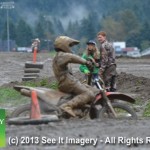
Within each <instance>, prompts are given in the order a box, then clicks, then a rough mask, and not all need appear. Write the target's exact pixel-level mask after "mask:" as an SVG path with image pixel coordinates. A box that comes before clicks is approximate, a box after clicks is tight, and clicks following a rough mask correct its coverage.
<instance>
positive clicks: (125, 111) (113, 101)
mask: <svg viewBox="0 0 150 150" xmlns="http://www.w3.org/2000/svg"><path fill="white" fill-rule="evenodd" d="M94 82H95V85H96V87H97V88H98V89H99V93H98V94H97V95H96V97H95V100H94V101H93V102H91V103H88V104H87V105H84V106H82V107H80V108H76V109H74V110H73V111H74V113H75V114H76V116H78V117H79V118H84V117H89V118H91V119H96V118H100V119H107V118H108V119H110V118H113V119H115V118H116V119H137V115H136V113H135V112H134V110H133V109H132V108H131V107H130V106H128V105H127V103H126V102H129V103H134V102H135V100H134V99H133V98H132V97H130V96H128V95H126V94H123V93H119V92H107V91H106V90H105V89H104V88H103V86H101V84H100V82H99V79H97V78H95V80H94ZM14 89H16V90H17V91H19V92H20V93H21V94H22V95H25V96H28V97H31V92H32V91H36V93H37V97H38V101H39V106H40V110H41V112H42V114H48V115H49V116H50V115H55V116H57V117H58V118H59V119H60V118H70V117H71V116H69V114H67V113H65V112H63V111H62V110H61V109H60V108H59V106H60V105H61V104H63V103H66V102H67V101H69V100H70V99H72V98H73V97H74V95H71V94H66V93H63V92H60V91H58V90H53V89H47V88H41V87H35V88H34V87H27V86H14ZM30 111H31V104H25V105H22V106H19V107H18V108H16V110H14V111H13V112H12V115H11V118H10V119H9V120H8V123H9V124H30V123H31V124H38V123H48V122H50V121H52V120H53V121H54V120H55V119H52V120H51V119H50V120H49V119H47V118H44V119H43V118H42V119H40V120H36V119H30V118H29V114H30ZM24 115H28V117H22V116H24ZM14 117H15V118H14ZM16 117H17V118H16ZM59 119H58V120H59ZM56 120H57V119H56Z"/></svg>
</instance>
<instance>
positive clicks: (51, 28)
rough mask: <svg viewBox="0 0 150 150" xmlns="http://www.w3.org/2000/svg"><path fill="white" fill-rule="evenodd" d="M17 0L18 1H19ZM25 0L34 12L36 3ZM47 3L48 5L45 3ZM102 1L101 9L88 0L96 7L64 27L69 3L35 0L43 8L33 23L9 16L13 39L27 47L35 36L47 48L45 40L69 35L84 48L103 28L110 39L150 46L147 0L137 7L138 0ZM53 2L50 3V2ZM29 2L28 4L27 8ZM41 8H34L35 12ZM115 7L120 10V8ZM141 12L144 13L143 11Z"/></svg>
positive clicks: (2, 36)
mask: <svg viewBox="0 0 150 150" xmlns="http://www.w3.org/2000/svg"><path fill="white" fill-rule="evenodd" d="M15 1H16V2H17V0H15ZM57 1H59V0H57ZM70 1H71V0H70ZM83 1H85V0H83ZM83 1H82V2H81V4H82V3H83ZM127 1H128V0H127ZM18 2H19V1H18ZM26 2H27V3H28V4H30V5H29V6H30V7H31V8H30V9H32V10H33V11H34V7H35V6H33V2H31V1H28V0H27V1H26ZM45 2H46V3H47V5H45ZM101 2H103V3H102V4H103V5H104V6H103V5H101V9H100V11H98V10H97V9H98V8H99V7H100V6H99V7H98V6H96V5H97V4H98V3H99V1H98V0H95V1H94V2H93V3H92V5H90V1H89V0H87V1H86V4H87V5H86V7H87V6H88V7H93V8H94V7H95V8H97V9H95V10H94V9H93V10H89V11H88V12H87V14H86V17H83V18H82V19H81V20H78V19H77V18H74V20H73V21H72V20H70V21H69V22H68V23H67V25H66V27H64V26H63V23H62V20H61V19H60V18H61V17H64V16H66V15H68V13H66V12H67V11H68V9H69V7H70V6H69V4H68V3H67V2H66V1H64V0H62V1H61V2H60V1H59V3H58V4H59V5H58V4H57V6H55V7H54V5H56V3H55V2H54V1H42V0H38V1H36V7H37V8H39V9H40V8H41V11H39V12H38V15H37V19H36V21H35V22H34V25H32V24H31V23H29V22H28V21H27V20H26V18H25V17H21V16H20V17H18V18H17V17H15V16H16V14H15V13H14V14H11V15H10V20H9V27H10V28H9V29H10V39H11V40H14V41H16V44H17V46H21V47H24V46H25V47H28V46H30V45H31V42H32V39H34V38H37V37H38V38H39V39H40V40H41V47H43V48H44V47H45V46H46V45H47V43H46V41H48V40H51V41H53V40H54V39H55V37H56V36H58V35H67V36H71V37H73V38H76V39H78V40H80V41H81V44H80V46H81V47H83V46H84V44H85V42H86V41H87V40H89V39H95V38H96V34H97V32H99V31H100V30H104V31H106V32H107V34H108V38H109V39H110V40H111V41H126V44H127V46H128V47H133V46H134V47H138V48H139V49H141V50H144V49H146V48H148V47H150V21H149V20H148V19H147V17H148V16H146V15H148V14H147V13H146V15H145V14H143V12H142V11H143V9H144V8H143V7H145V8H147V5H148V1H147V0H145V1H144V2H143V3H144V4H142V5H143V7H142V8H138V10H137V7H138V6H140V4H141V3H140V1H139V0H136V2H131V1H128V6H125V4H126V5H127V3H126V1H124V0H121V1H116V3H114V1H113V0H112V1H110V0H108V3H106V2H105V1H103V0H101ZM22 3H23V2H22ZM50 3H51V5H49V4H50ZM77 3H79V1H77ZM133 3H134V5H133ZM122 4H124V6H123V5H122ZM26 5H27V4H26ZM26 5H25V7H27V6H26ZM42 6H44V7H42ZM48 6H49V7H50V8H49V7H48ZM52 6H53V7H52ZM62 6H63V7H62ZM102 6H103V7H102ZM110 6H111V7H110ZM59 7H60V8H62V10H61V11H60V10H59V11H58V12H57V15H56V12H55V9H58V8H59ZM130 7H131V8H130ZM104 8H108V9H107V12H105V9H104ZM121 8H122V9H121ZM39 9H35V11H37V10H39ZM49 9H51V15H52V17H49V14H48V12H47V11H48V10H49ZM103 9H104V10H103ZM115 9H118V11H116V10H115ZM66 10H67V11H66ZM145 11H147V9H145ZM45 12H47V13H46V15H44V14H45ZM60 12H62V13H60ZM139 12H142V13H141V14H140V13H139ZM1 14H2V13H0V15H1ZM58 16H59V17H58ZM31 19H32V18H31ZM0 21H2V23H3V24H1V25H0V29H1V30H0V39H2V40H7V28H6V27H7V25H6V23H7V22H6V21H4V17H3V18H1V19H0Z"/></svg>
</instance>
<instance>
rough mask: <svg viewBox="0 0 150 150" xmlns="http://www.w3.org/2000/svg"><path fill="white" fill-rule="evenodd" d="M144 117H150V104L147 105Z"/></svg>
mask: <svg viewBox="0 0 150 150" xmlns="http://www.w3.org/2000/svg"><path fill="white" fill-rule="evenodd" d="M143 116H144V117H150V102H149V103H148V104H147V105H146V107H145V110H144V112H143Z"/></svg>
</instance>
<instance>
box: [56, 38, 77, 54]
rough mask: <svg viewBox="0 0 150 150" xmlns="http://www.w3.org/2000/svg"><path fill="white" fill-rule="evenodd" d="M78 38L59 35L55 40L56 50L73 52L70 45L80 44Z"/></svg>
mask: <svg viewBox="0 0 150 150" xmlns="http://www.w3.org/2000/svg"><path fill="white" fill-rule="evenodd" d="M79 43H80V42H79V41H78V40H75V39H72V38H70V37H67V36H59V37H57V38H56V40H55V42H54V48H55V50H56V51H63V52H66V53H72V51H71V49H70V47H72V46H74V45H77V44H79Z"/></svg>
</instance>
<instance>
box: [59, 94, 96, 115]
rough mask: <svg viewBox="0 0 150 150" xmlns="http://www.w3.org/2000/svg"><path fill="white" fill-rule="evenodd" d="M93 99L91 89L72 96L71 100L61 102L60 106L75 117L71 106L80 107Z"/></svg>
mask: <svg viewBox="0 0 150 150" xmlns="http://www.w3.org/2000/svg"><path fill="white" fill-rule="evenodd" d="M93 99H94V94H93V93H92V92H91V91H88V93H83V94H80V95H78V96H76V97H74V98H73V99H72V100H71V101H69V102H67V103H65V104H62V105H61V106H60V108H61V109H62V110H63V111H65V112H67V113H68V114H70V115H71V116H73V117H75V116H76V115H75V113H74V112H73V110H72V109H73V108H77V107H81V106H83V105H85V104H87V103H88V102H90V101H92V100H93Z"/></svg>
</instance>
